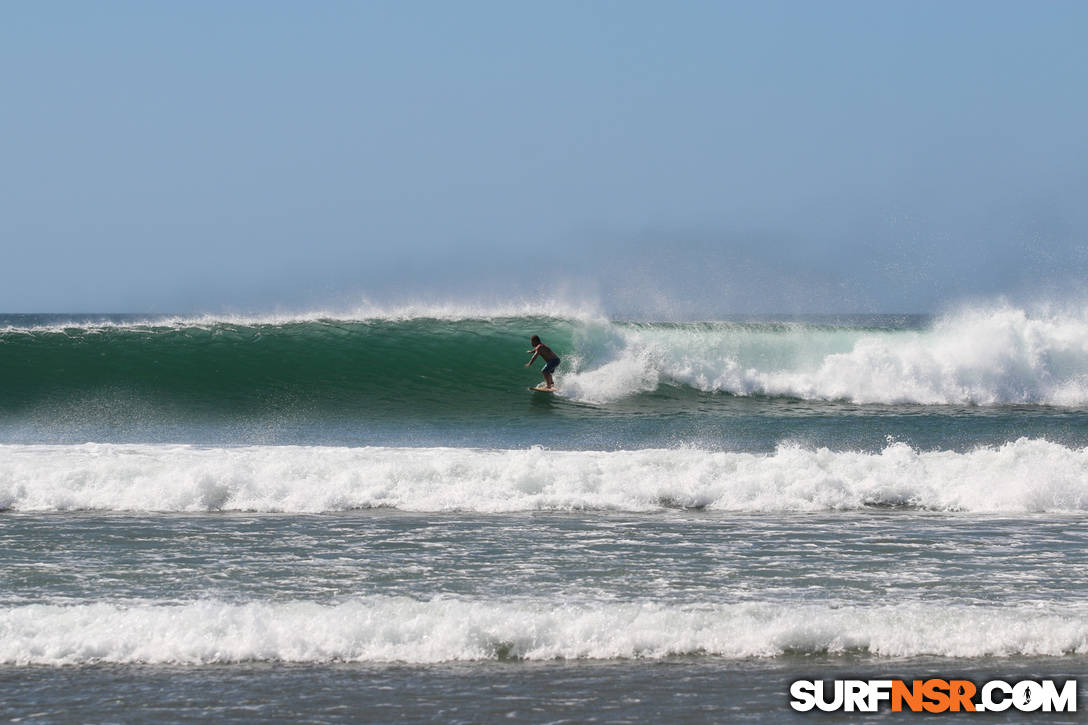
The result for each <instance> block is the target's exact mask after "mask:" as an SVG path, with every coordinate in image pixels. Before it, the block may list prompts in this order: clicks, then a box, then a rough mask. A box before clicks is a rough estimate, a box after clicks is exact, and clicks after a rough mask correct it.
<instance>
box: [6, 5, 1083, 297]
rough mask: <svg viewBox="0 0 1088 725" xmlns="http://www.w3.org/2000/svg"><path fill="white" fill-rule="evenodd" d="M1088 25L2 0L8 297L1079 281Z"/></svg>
mask: <svg viewBox="0 0 1088 725" xmlns="http://www.w3.org/2000/svg"><path fill="white" fill-rule="evenodd" d="M1086 32H1088V3H1085V2H1058V1H1055V2H1047V3H1028V2H1016V3H1010V2H1000V1H990V0H987V1H985V2H971V1H968V0H964V1H962V2H952V3H949V2H932V1H927V0H921V1H911V2H905V1H904V2H892V1H888V2H875V3H874V2H830V1H828V2H824V1H822V2H800V1H796V2H754V1H753V2H724V1H722V2H718V1H715V2H694V1H685V0H679V1H678V2H669V3H666V2H639V1H635V0H632V1H623V2H605V1H603V0H602V1H600V2H566V1H563V0H559V1H557V2H549V3H520V2H514V3H511V2H503V1H495V2H476V1H473V0H465V1H464V2H456V3H453V2H438V1H435V2H422V1H411V0H406V1H405V2H333V1H332V0H323V1H322V2H315V3H307V2H277V1H274V0H260V1H252V2H247V1H245V0H234V1H232V2H218V1H214V2H213V1H203V0H192V1H187V2H152V3H149V2H143V1H139V2H117V1H112V0H103V1H102V2H95V3H86V2H64V1H62V0H55V1H50V2H36V1H29V0H28V1H20V0H12V1H11V2H6V3H3V4H2V5H0V91H2V101H0V250H2V251H0V261H2V264H3V268H4V269H6V271H7V273H8V274H7V275H6V276H5V277H6V279H5V282H4V284H3V285H0V312H212V313H214V312H217V311H249V312H252V311H262V310H268V311H277V310H278V311H282V310H288V309H293V310H303V309H326V308H345V309H350V308H351V307H352V306H353V305H355V304H357V303H358V302H359V301H361V300H369V301H371V302H389V303H402V302H408V301H421V300H429V301H455V300H466V301H479V300H484V299H487V300H496V301H503V300H514V299H520V300H537V299H539V300H542V301H543V300H547V299H549V298H552V299H557V298H564V297H565V298H570V299H575V300H585V301H592V304H597V305H599V306H601V307H602V308H603V309H606V310H609V311H612V312H614V313H617V314H623V313H629V314H644V315H654V314H660V315H676V316H686V317H714V316H721V315H728V314H730V313H738V314H739V313H773V312H783V313H803V312H934V311H939V310H941V309H942V308H944V307H946V306H948V305H952V304H956V303H958V302H960V301H962V300H971V299H992V298H997V297H1005V298H1007V299H1012V300H1017V299H1025V300H1026V299H1037V298H1050V299H1057V300H1061V299H1069V298H1072V297H1075V296H1077V295H1080V294H1081V292H1080V290H1081V288H1082V287H1083V283H1084V280H1085V279H1086V278H1088V208H1086V207H1088V205H1086V200H1088V134H1086V133H1085V129H1086V128H1088V93H1086V92H1085V89H1086V88H1088V43H1085V42H1084V37H1085V33H1086ZM587 303H589V302H587ZM542 304H543V303H542ZM542 311H545V310H542Z"/></svg>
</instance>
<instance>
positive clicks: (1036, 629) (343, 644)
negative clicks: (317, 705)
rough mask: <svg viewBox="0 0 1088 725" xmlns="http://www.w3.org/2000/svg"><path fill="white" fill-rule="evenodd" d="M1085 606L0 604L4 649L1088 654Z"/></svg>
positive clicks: (163, 657)
mask: <svg viewBox="0 0 1088 725" xmlns="http://www.w3.org/2000/svg"><path fill="white" fill-rule="evenodd" d="M1085 615H1086V612H1085V611H1083V609H1082V608H1080V609H1078V608H1074V609H1070V608H1069V607H1063V608H1061V609H1060V610H1058V609H1055V608H1046V609H1040V608H1039V607H1036V606H1031V607H998V606H968V605H950V604H936V603H934V604H925V603H904V604H896V605H883V606H882V605H873V606H839V607H836V606H831V605H811V604H793V605H781V604H766V603H744V604H716V605H705V604H704V605H687V606H684V605H662V604H658V603H652V602H632V603H622V602H595V603H586V604H563V603H557V602H549V601H535V600H530V601H511V602H481V601H471V600H460V599H442V598H439V599H432V600H429V601H419V600H415V599H410V598H406V597H385V596H374V597H365V598H359V599H352V600H348V601H343V602H340V603H335V604H320V603H314V602H305V601H287V602H269V601H260V602H250V603H227V602H221V601H214V600H212V601H199V602H193V603H183V604H171V603H156V602H152V603H146V602H139V603H126V604H120V603H89V604H76V605H50V604H37V605H22V606H15V607H9V608H5V609H0V631H3V632H4V637H3V638H0V663H4V664H16V665H28V664H44V665H76V664H87V663H153V664H186V665H200V664H211V663H230V662H254V661H256V662H303V663H314V662H413V663H428V662H447V661H456V660H497V659H515V660H555V659H561V660H571V659H598V660H603V659H627V658H662V657H670V656H716V657H725V658H738V659H739V658H765V657H777V656H781V655H788V654H831V655H835V654H867V655H871V656H878V657H911V656H921V655H934V656H941V657H1009V656H1017V655H1028V656H1054V657H1057V656H1063V655H1066V656H1068V655H1084V654H1088V617H1086V616H1085Z"/></svg>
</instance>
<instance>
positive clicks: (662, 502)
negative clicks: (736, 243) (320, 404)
mask: <svg viewBox="0 0 1088 725" xmlns="http://www.w3.org/2000/svg"><path fill="white" fill-rule="evenodd" d="M665 506H676V507H698V508H707V509H710V510H731V511H828V510H851V509H860V508H864V507H867V506H913V507H920V508H926V509H932V510H940V511H976V512H1080V511H1088V448H1071V447H1066V446H1063V445H1060V444H1057V443H1053V442H1049V441H1046V440H1039V439H1020V440H1017V441H1014V442H1010V443H1007V444H1004V445H1002V446H1000V447H996V448H989V447H986V448H978V449H976V450H972V451H969V452H966V453H959V452H954V451H919V450H916V449H913V448H911V447H910V446H907V445H905V444H903V443H893V444H890V445H888V446H887V447H886V448H885V449H884V450H883V451H881V452H879V453H863V452H842V451H832V450H828V449H826V448H815V449H814V448H806V447H802V446H795V445H783V446H780V447H779V448H778V449H777V451H775V452H774V453H771V454H752V453H732V452H721V451H708V450H700V449H648V450H635V451H607V452H605V451H551V450H545V449H541V448H531V449H528V450H481V449H467V448H384V447H367V448H339V447H317V446H314V447H310V446H250V447H238V448H205V447H196V446H188V445H114V444H85V445H75V446H61V445H4V446H0V508H4V509H8V510H17V511H69V510H101V511H192V512H199V511H209V510H223V511H268V512H321V511H341V510H350V509H358V508H372V507H392V508H397V509H401V510H404V511H452V510H462V511H479V512H508V511H532V510H555V511H563V510H580V509H591V510H617V511H653V510H659V509H661V508H662V507H665Z"/></svg>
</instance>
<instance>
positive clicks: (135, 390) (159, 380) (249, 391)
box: [0, 318, 572, 417]
mask: <svg viewBox="0 0 1088 725" xmlns="http://www.w3.org/2000/svg"><path fill="white" fill-rule="evenodd" d="M533 334H539V335H540V336H541V337H543V338H544V340H545V341H547V342H549V343H550V344H552V345H553V346H554V347H556V349H557V350H565V349H569V346H570V342H571V338H572V325H571V324H570V323H567V322H563V321H560V320H555V319H533V318H504V319H494V320H467V321H442V320H407V321H375V322H339V321H321V322H295V323H287V324H253V325H233V324H225V323H215V324H211V325H207V326H191V327H186V326H163V327H156V326H124V327H72V328H65V329H56V328H50V329H44V328H43V329H34V328H31V329H24V330H8V331H5V332H0V380H2V381H3V384H2V386H0V413H6V414H8V415H12V414H18V413H19V412H20V411H25V410H27V409H32V408H43V407H44V408H56V409H58V410H61V409H67V410H70V409H71V408H73V407H79V405H80V404H81V403H84V404H90V403H92V402H97V403H105V404H113V405H115V406H122V407H123V406H124V405H126V404H129V403H138V404H139V405H138V406H135V407H139V408H141V409H146V408H147V406H153V407H154V408H156V409H158V410H160V411H168V412H170V413H172V414H177V415H186V416H192V415H196V416H200V417H204V416H212V417H216V416H228V417H235V416H245V415H249V414H255V413H268V412H275V411H283V410H292V411H303V412H309V413H313V414H320V413H321V412H337V413H340V414H349V415H353V416H362V417H366V416H371V415H372V416H384V415H394V414H396V415H403V414H412V413H413V412H416V413H425V412H428V411H430V412H433V411H436V410H459V409H460V410H462V411H464V410H469V409H471V410H476V411H478V412H485V413H486V412H494V411H495V410H501V409H502V408H503V406H504V405H506V404H508V402H509V400H510V395H511V394H512V393H514V392H516V393H517V394H518V395H520V396H522V397H524V395H525V394H527V392H526V387H527V386H528V385H535V384H537V383H538V381H539V380H541V378H540V375H539V373H538V372H535V371H530V370H526V369H525V368H524V364H525V362H526V360H527V359H528V355H526V354H525V350H526V349H528V347H529V337H530V336H531V335H533ZM540 366H541V364H540V363H534V365H533V367H534V368H538V367H540ZM87 407H88V409H93V408H94V407H95V406H94V405H88V406H87Z"/></svg>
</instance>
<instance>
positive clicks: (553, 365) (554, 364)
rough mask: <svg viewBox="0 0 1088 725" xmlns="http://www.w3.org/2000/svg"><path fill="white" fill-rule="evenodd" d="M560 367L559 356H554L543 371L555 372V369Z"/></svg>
mask: <svg viewBox="0 0 1088 725" xmlns="http://www.w3.org/2000/svg"><path fill="white" fill-rule="evenodd" d="M557 367H559V358H553V359H551V360H549V361H548V364H547V365H545V366H544V369H543V370H541V371H540V372H542V373H554V372H555V369H556V368H557Z"/></svg>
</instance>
